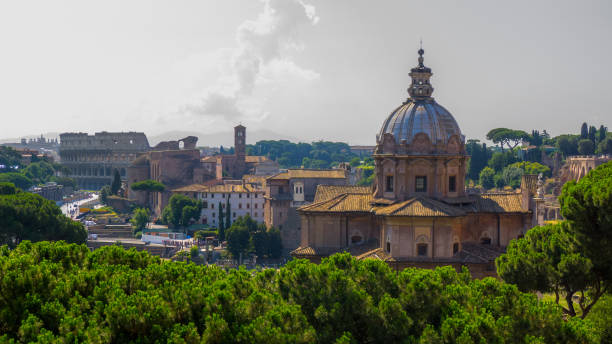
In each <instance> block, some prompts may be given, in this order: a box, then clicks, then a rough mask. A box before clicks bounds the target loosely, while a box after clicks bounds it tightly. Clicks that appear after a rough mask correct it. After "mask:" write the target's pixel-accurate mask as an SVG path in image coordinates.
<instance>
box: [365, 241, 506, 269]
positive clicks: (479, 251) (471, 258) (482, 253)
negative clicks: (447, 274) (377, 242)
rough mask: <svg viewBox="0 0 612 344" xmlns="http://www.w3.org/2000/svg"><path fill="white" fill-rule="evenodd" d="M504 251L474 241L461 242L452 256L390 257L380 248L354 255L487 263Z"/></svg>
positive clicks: (414, 260) (405, 260)
mask: <svg viewBox="0 0 612 344" xmlns="http://www.w3.org/2000/svg"><path fill="white" fill-rule="evenodd" d="M502 253H504V250H503V249H502V248H499V247H495V246H491V245H480V244H476V243H468V242H465V243H462V244H461V251H459V252H457V253H456V254H455V255H454V256H452V257H434V258H430V257H419V256H413V257H396V258H394V257H392V256H391V255H390V254H388V253H387V252H385V250H383V249H382V248H380V247H379V248H376V249H373V250H371V251H368V252H365V253H363V254H361V255H358V256H356V257H355V258H356V259H358V260H362V259H368V258H370V259H378V260H382V261H385V262H396V261H403V262H445V263H462V264H465V263H480V264H488V263H492V262H494V261H495V258H497V257H499V255H501V254H502Z"/></svg>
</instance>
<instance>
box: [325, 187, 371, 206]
mask: <svg viewBox="0 0 612 344" xmlns="http://www.w3.org/2000/svg"><path fill="white" fill-rule="evenodd" d="M343 193H352V194H364V195H366V194H370V193H372V190H371V188H370V187H369V186H353V185H321V184H319V185H317V191H316V192H315V198H314V202H313V203H318V202H321V201H326V200H328V199H332V198H334V197H336V196H338V195H340V194H343Z"/></svg>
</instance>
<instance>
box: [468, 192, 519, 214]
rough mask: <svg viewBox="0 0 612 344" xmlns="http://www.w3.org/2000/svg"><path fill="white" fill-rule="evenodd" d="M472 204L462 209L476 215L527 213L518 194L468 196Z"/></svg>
mask: <svg viewBox="0 0 612 344" xmlns="http://www.w3.org/2000/svg"><path fill="white" fill-rule="evenodd" d="M470 197H471V198H472V199H473V200H474V203H472V204H471V205H470V206H468V207H462V209H465V210H468V211H471V212H478V213H528V212H529V211H528V210H525V209H523V207H522V200H521V198H522V196H521V194H520V193H484V194H480V195H471V196H470Z"/></svg>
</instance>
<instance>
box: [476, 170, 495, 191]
mask: <svg viewBox="0 0 612 344" xmlns="http://www.w3.org/2000/svg"><path fill="white" fill-rule="evenodd" d="M494 177H495V170H493V169H492V168H490V167H485V168H483V169H482V171H480V176H479V182H480V185H482V187H483V188H485V189H491V188H493V187H494V186H495V179H494Z"/></svg>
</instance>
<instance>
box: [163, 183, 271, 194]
mask: <svg viewBox="0 0 612 344" xmlns="http://www.w3.org/2000/svg"><path fill="white" fill-rule="evenodd" d="M172 191H173V192H216V193H232V192H235V193H247V192H256V191H261V190H257V189H256V188H254V187H253V186H251V185H249V184H245V185H242V184H220V185H206V184H192V185H188V186H183V187H180V188H177V189H174V190H172Z"/></svg>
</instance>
